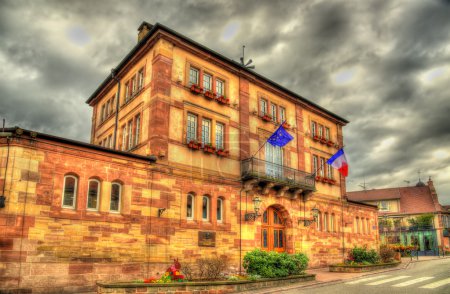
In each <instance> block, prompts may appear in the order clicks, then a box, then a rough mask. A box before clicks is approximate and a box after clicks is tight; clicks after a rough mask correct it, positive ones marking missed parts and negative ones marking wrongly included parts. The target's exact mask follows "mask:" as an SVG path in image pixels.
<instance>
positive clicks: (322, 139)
mask: <svg viewBox="0 0 450 294" xmlns="http://www.w3.org/2000/svg"><path fill="white" fill-rule="evenodd" d="M320 143H323V144H327V143H328V140H327V139H325V138H320Z"/></svg>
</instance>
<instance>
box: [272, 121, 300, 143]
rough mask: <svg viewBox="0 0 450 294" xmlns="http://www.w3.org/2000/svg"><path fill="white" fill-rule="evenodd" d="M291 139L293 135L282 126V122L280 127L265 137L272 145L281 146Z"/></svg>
mask: <svg viewBox="0 0 450 294" xmlns="http://www.w3.org/2000/svg"><path fill="white" fill-rule="evenodd" d="M292 139H294V137H292V136H291V134H289V133H288V132H287V131H286V130H285V129H284V128H283V124H281V125H280V127H279V128H278V129H277V130H276V131H275V132H274V133H273V134H272V136H270V137H269V139H267V142H269V143H270V144H271V145H273V146H279V147H283V146H284V145H286V144H287V143H289V142H290V141H291V140H292Z"/></svg>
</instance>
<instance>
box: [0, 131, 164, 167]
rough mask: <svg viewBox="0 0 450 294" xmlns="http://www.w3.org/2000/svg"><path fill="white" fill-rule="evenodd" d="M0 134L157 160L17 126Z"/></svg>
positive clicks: (146, 159)
mask: <svg viewBox="0 0 450 294" xmlns="http://www.w3.org/2000/svg"><path fill="white" fill-rule="evenodd" d="M0 134H2V136H3V137H9V136H16V137H20V136H24V135H25V136H30V137H32V138H37V139H46V140H50V141H54V142H59V143H64V144H70V145H74V146H79V147H85V148H89V149H93V150H97V151H103V152H106V153H110V154H116V155H122V156H126V157H130V158H134V159H140V160H145V161H148V162H156V160H157V159H156V156H155V155H150V156H143V155H139V154H134V153H131V152H126V151H119V150H115V149H110V148H105V147H102V146H99V145H94V144H90V143H85V142H81V141H76V140H71V139H66V138H62V137H57V136H53V135H49V134H45V133H39V132H34V131H30V130H25V129H22V128H19V127H14V128H5V129H4V131H3V132H2V133H0Z"/></svg>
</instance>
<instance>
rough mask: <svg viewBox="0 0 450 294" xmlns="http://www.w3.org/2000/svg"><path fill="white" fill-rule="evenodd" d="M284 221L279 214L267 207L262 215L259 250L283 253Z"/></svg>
mask: <svg viewBox="0 0 450 294" xmlns="http://www.w3.org/2000/svg"><path fill="white" fill-rule="evenodd" d="M284 223H285V222H284V220H283V219H282V217H281V214H280V212H279V211H278V210H277V209H276V208H274V207H269V208H267V209H266V211H264V213H263V215H262V224H261V249H262V250H266V251H277V252H284V251H285V248H286V244H285V243H286V234H285V225H284Z"/></svg>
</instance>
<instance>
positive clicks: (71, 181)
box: [62, 175, 78, 208]
mask: <svg viewBox="0 0 450 294" xmlns="http://www.w3.org/2000/svg"><path fill="white" fill-rule="evenodd" d="M77 184H78V179H77V178H76V177H75V176H70V175H68V176H65V177H64V188H63V201H62V207H65V208H75V203H76V202H77Z"/></svg>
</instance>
